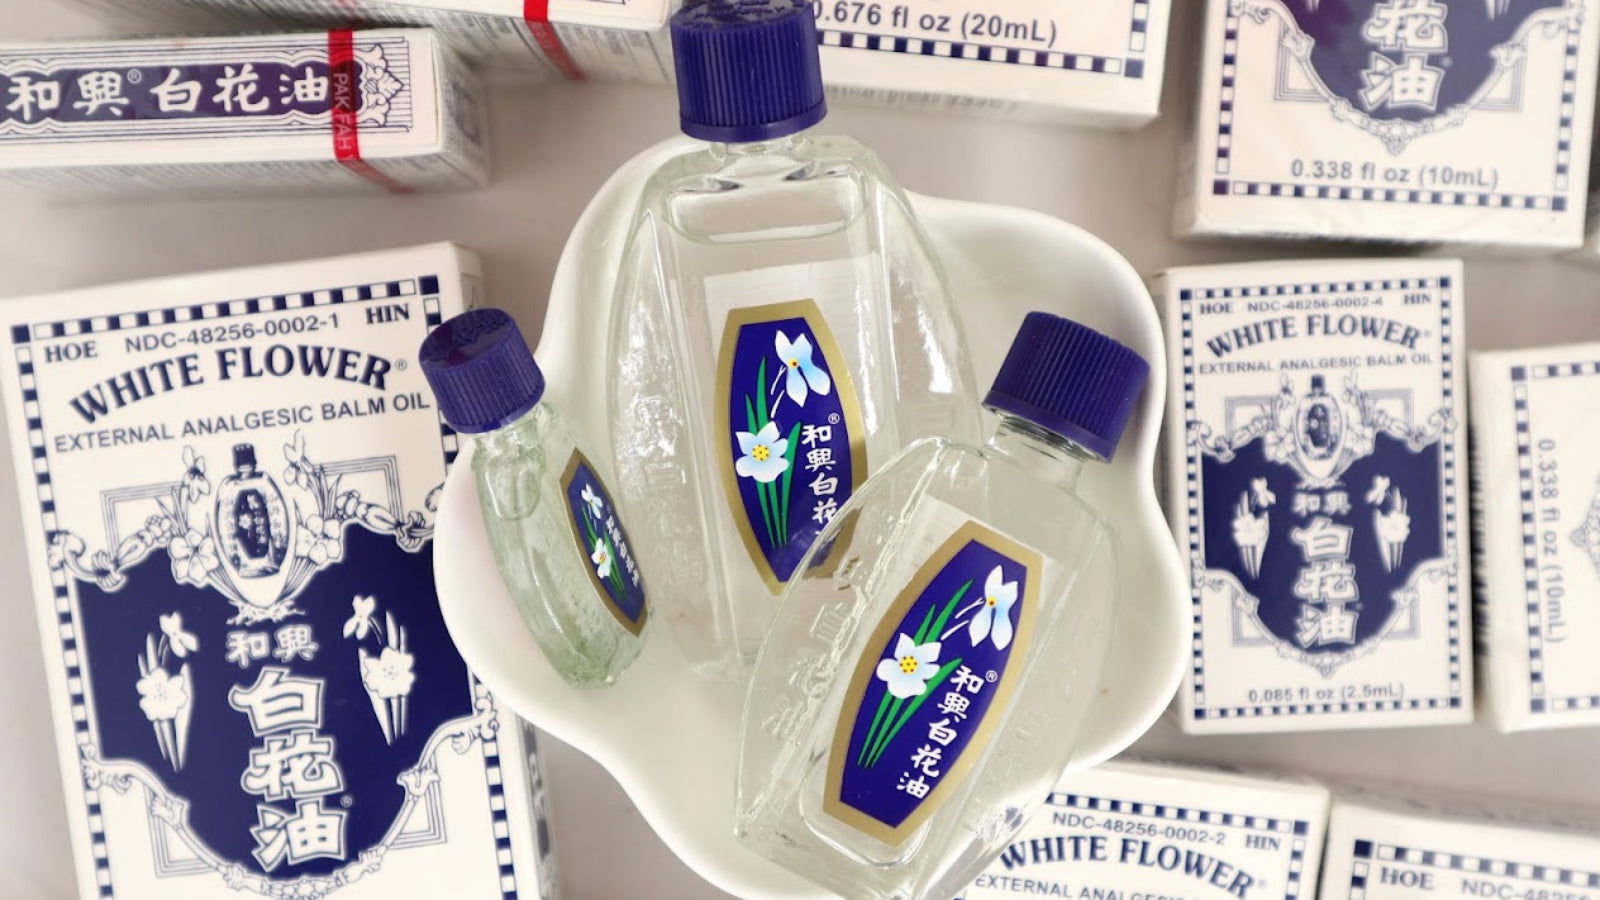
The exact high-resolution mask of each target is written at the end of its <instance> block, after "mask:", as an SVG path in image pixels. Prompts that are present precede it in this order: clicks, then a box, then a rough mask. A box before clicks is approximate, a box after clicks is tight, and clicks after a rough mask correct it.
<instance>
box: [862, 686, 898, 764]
mask: <svg viewBox="0 0 1600 900" xmlns="http://www.w3.org/2000/svg"><path fill="white" fill-rule="evenodd" d="M897 699H898V698H896V697H895V696H894V695H893V694H891V693H889V691H888V689H887V688H885V689H884V692H883V697H882V698H881V699H880V700H878V714H877V715H875V716H873V717H872V727H871V728H868V729H867V739H866V740H865V741H862V742H861V752H859V753H857V754H856V765H858V766H859V765H862V763H863V761H864V760H865V759H866V758H867V751H868V750H871V749H872V744H873V739H874V738H876V737H877V736H878V726H879V725H880V724H881V723H882V722H883V714H884V713H886V712H888V711H889V706H890V704H891V703H892V702H895V701H896V700H897Z"/></svg>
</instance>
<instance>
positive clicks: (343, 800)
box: [339, 794, 355, 809]
mask: <svg viewBox="0 0 1600 900" xmlns="http://www.w3.org/2000/svg"><path fill="white" fill-rule="evenodd" d="M339 805H340V806H342V807H344V808H345V809H349V808H350V807H351V806H353V805H355V801H354V800H351V799H350V795H349V794H345V795H344V796H343V797H340V798H339Z"/></svg>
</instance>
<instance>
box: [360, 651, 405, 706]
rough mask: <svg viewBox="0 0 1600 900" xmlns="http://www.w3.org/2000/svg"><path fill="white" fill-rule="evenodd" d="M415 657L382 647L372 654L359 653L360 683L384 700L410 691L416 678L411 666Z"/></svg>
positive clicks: (401, 695)
mask: <svg viewBox="0 0 1600 900" xmlns="http://www.w3.org/2000/svg"><path fill="white" fill-rule="evenodd" d="M414 662H415V658H414V657H413V656H412V655H411V654H409V653H406V652H405V651H403V650H396V649H395V648H393V647H385V648H383V652H382V653H380V654H378V655H377V656H373V655H371V654H369V653H367V652H365V651H362V653H361V683H362V684H363V685H365V686H366V688H367V690H369V691H372V692H373V693H375V694H377V695H378V696H379V697H381V698H382V699H384V700H393V699H395V698H397V697H404V696H406V695H407V694H410V693H411V684H412V682H414V681H416V680H417V676H416V674H415V673H413V672H412V671H411V666H412V664H413V663H414Z"/></svg>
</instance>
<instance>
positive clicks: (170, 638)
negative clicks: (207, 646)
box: [157, 612, 200, 659]
mask: <svg viewBox="0 0 1600 900" xmlns="http://www.w3.org/2000/svg"><path fill="white" fill-rule="evenodd" d="M157 619H158V620H159V621H160V622H161V633H162V634H164V635H166V636H167V645H168V646H170V647H171V648H172V653H173V655H174V656H176V657H178V658H179V659H183V658H184V657H185V656H188V655H189V654H190V652H192V651H195V650H199V649H200V639H199V638H197V637H195V636H194V635H192V634H190V633H189V632H187V631H184V630H183V614H182V613H178V612H174V613H170V614H168V615H165V616H158V617H157Z"/></svg>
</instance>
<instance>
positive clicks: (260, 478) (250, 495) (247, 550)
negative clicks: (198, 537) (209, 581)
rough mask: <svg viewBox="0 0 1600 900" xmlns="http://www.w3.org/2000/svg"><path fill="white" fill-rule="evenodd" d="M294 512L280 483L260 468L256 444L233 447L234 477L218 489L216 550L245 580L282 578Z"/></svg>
mask: <svg viewBox="0 0 1600 900" xmlns="http://www.w3.org/2000/svg"><path fill="white" fill-rule="evenodd" d="M288 510H289V508H288V505H287V504H285V503H284V502H283V491H282V490H280V489H279V488H278V484H277V482H275V481H273V480H272V477H271V476H269V475H267V474H266V473H265V472H262V471H259V470H258V469H257V468H256V447H255V445H254V444H235V445H234V446H233V472H232V473H231V474H229V475H228V477H226V478H224V479H222V483H221V484H219V485H218V486H217V511H216V516H215V518H214V520H213V521H214V522H215V523H216V531H217V546H218V547H221V548H222V553H223V556H224V558H226V559H227V561H228V565H229V567H230V568H232V570H233V571H234V572H235V573H236V574H237V575H238V576H239V577H240V578H251V579H254V578H266V577H268V576H270V575H275V574H277V572H278V570H279V569H280V568H282V566H283V559H284V556H285V555H286V554H287V553H288V552H289V511H288Z"/></svg>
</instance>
